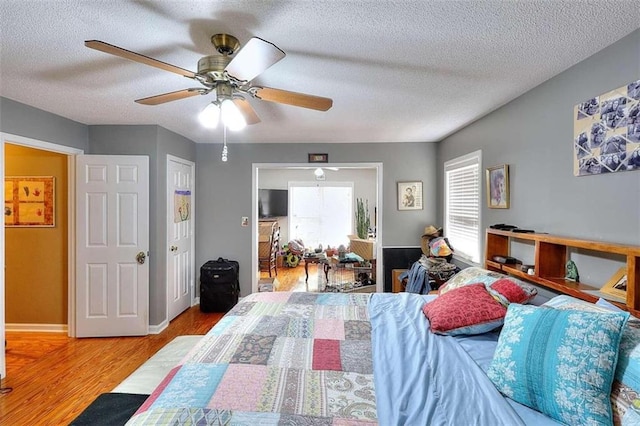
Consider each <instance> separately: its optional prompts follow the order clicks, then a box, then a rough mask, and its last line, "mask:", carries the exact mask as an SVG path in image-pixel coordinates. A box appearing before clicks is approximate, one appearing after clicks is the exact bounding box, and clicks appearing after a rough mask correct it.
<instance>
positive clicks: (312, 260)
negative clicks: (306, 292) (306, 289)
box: [303, 254, 329, 283]
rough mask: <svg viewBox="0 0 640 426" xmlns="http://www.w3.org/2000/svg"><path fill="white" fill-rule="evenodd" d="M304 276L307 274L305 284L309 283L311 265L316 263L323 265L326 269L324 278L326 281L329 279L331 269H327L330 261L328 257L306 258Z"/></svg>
mask: <svg viewBox="0 0 640 426" xmlns="http://www.w3.org/2000/svg"><path fill="white" fill-rule="evenodd" d="M303 259H304V274H305V279H304V282H305V283H306V282H308V281H309V264H310V263H315V264H317V265H323V266H322V267H323V269H324V277H325V279H327V280H328V279H329V275H328V274H329V268H327V264H328V260H327V256H325V255H324V254H323V255H318V256H313V255H312V256H304V257H303Z"/></svg>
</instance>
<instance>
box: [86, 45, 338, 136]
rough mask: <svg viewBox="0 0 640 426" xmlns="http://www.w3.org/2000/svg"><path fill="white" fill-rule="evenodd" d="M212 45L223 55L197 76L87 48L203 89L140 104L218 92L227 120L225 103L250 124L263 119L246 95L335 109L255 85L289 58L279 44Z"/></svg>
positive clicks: (201, 66) (203, 64)
mask: <svg viewBox="0 0 640 426" xmlns="http://www.w3.org/2000/svg"><path fill="white" fill-rule="evenodd" d="M211 43H212V44H213V46H214V47H215V48H216V50H217V51H218V53H220V54H219V55H210V56H205V57H203V58H201V59H200V60H199V61H198V72H193V71H189V70H186V69H184V68H180V67H177V66H175V65H171V64H168V63H166V62H162V61H159V60H157V59H153V58H150V57H148V56H144V55H142V54H140V53H136V52H132V51H130V50H126V49H123V48H121V47H118V46H114V45H112V44H109V43H105V42H103V41H99V40H87V41H85V42H84V44H85V46H87V47H89V48H91V49H95V50H99V51H101V52H105V53H108V54H111V55H115V56H119V57H121V58H125V59H129V60H132V61H135V62H139V63H141V64H145V65H149V66H152V67H156V68H159V69H161V70H164V71H169V72H172V73H175V74H179V75H182V76H184V77H187V78H190V79H192V80H195V81H197V82H198V83H200V85H201V86H202V87H195V88H188V89H183V90H178V91H175V92H169V93H163V94H161V95H155V96H150V97H147V98H142V99H136V100H135V102H137V103H139V104H143V105H159V104H163V103H165V102H171V101H176V100H179V99H185V98H189V97H192V96H196V95H207V94H209V93H211V92H214V93H215V94H216V99H215V101H214V102H212V103H213V104H214V105H215V106H216V107H217V108H220V109H222V110H223V112H222V114H223V116H224V114H225V112H224V109H225V106H224V104H225V101H231V102H226V104H227V105H228V104H230V103H233V104H234V105H235V106H236V108H237V111H238V112H239V114H241V116H242V117H244V121H245V123H246V124H256V123H259V122H260V118H259V117H258V115H257V114H256V112H255V110H254V109H253V107H252V106H251V104H250V103H249V102H248V101H247V100H246V99H245V98H244V95H248V96H251V97H253V98H256V99H260V100H264V101H269V102H276V103H281V104H287V105H293V106H297V107H303V108H310V109H314V110H318V111H327V110H328V109H329V108H331V106H332V105H333V100H331V99H329V98H323V97H320V96H313V95H307V94H304V93H297V92H290V91H287V90H282V89H274V88H270V87H264V86H257V85H255V86H254V85H252V84H251V81H252V80H253V79H254V78H256V77H257V76H258V75H259V74H261V73H262V72H263V71H265V70H266V69H267V68H269V67H270V66H272V65H273V64H275V63H276V62H278V61H280V60H281V59H283V58H284V57H285V53H284V52H283V51H282V50H280V49H279V48H278V47H277V46H276V45H275V44H273V43H271V42H268V41H266V40H263V39H261V38H258V37H253V38H251V39H250V40H249V41H248V42H247V44H246V45H245V46H244V47H243V48H242V49H241V50H239V51H238V49H239V48H240V42H239V41H238V39H237V38H235V37H234V36H232V35H229V34H215V35H213V36H212V37H211ZM236 51H237V53H236ZM234 53H235V55H234ZM234 110H235V108H234ZM223 120H224V117H223ZM216 124H217V122H216ZM212 127H215V126H212Z"/></svg>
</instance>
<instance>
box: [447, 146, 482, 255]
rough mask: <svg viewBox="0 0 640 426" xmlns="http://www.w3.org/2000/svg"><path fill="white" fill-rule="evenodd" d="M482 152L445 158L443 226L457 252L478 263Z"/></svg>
mask: <svg viewBox="0 0 640 426" xmlns="http://www.w3.org/2000/svg"><path fill="white" fill-rule="evenodd" d="M481 160H482V152H481V151H475V152H472V153H471V154H468V155H465V156H462V157H458V158H455V159H453V160H450V161H447V162H446V163H445V165H444V173H445V179H444V181H445V197H444V201H445V202H444V204H445V211H444V217H445V224H444V230H445V233H446V236H447V238H448V239H449V241H450V242H451V245H452V246H453V248H454V249H455V253H456V255H457V256H461V257H463V258H465V259H469V260H471V261H472V262H475V263H480V164H481Z"/></svg>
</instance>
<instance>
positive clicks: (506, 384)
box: [487, 304, 629, 425]
mask: <svg viewBox="0 0 640 426" xmlns="http://www.w3.org/2000/svg"><path fill="white" fill-rule="evenodd" d="M628 318H629V314H628V313H626V312H619V313H614V312H611V313H596V312H586V311H579V310H558V309H551V308H544V307H537V306H530V305H527V306H525V305H518V304H511V305H510V306H509V308H508V310H507V315H506V317H505V324H504V327H503V329H502V332H501V333H500V338H499V339H498V346H497V348H496V352H495V355H494V357H493V360H492V362H491V366H490V367H489V370H488V372H487V374H488V376H489V378H490V379H491V380H492V381H493V383H494V384H495V385H496V387H497V388H498V389H499V390H500V392H502V393H503V394H504V395H506V396H508V397H509V398H511V399H513V400H515V401H517V402H519V403H521V404H523V405H526V406H529V407H531V408H534V409H536V410H538V411H541V412H543V413H545V414H547V415H548V416H550V417H552V418H554V419H556V420H559V421H561V422H564V423H566V424H580V425H603V424H611V423H612V418H613V416H612V412H611V403H610V401H609V394H610V392H611V385H612V383H613V376H614V372H615V369H616V363H617V360H618V346H619V343H620V339H621V336H622V330H623V328H624V326H625V324H626V322H627V319H628ZM578 401H579V403H578Z"/></svg>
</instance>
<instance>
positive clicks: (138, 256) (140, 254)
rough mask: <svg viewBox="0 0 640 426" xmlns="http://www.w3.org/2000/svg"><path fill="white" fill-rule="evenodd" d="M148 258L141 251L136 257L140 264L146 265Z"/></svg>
mask: <svg viewBox="0 0 640 426" xmlns="http://www.w3.org/2000/svg"><path fill="white" fill-rule="evenodd" d="M146 258H147V255H146V254H144V252H143V251H141V252H140V253H138V254H137V255H136V260H137V261H138V263H139V264H141V265H144V261H145V259H146Z"/></svg>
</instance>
